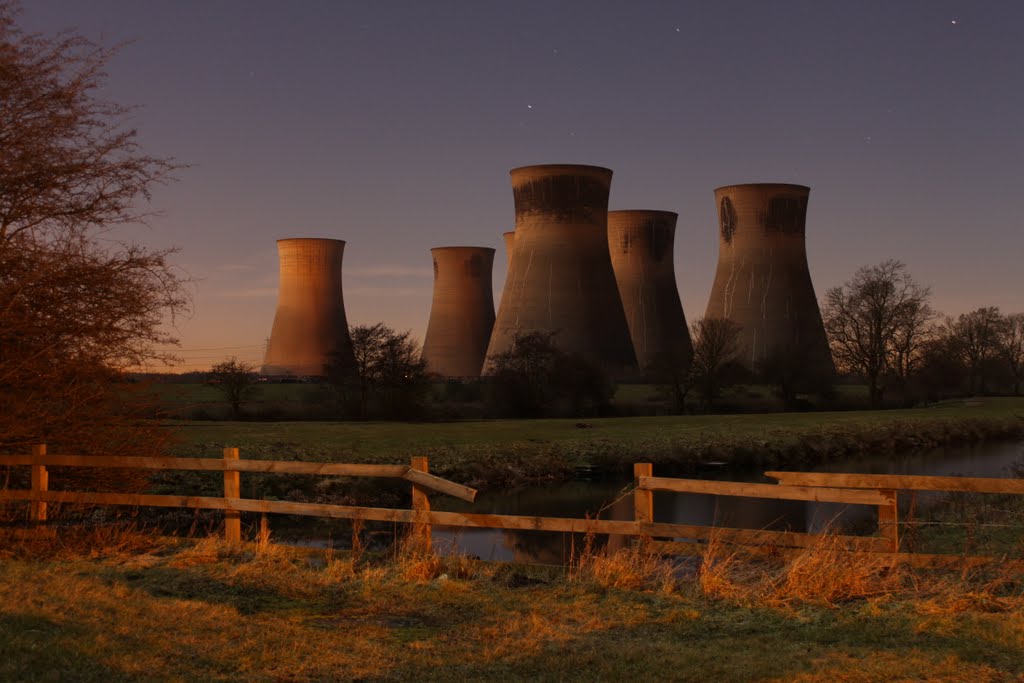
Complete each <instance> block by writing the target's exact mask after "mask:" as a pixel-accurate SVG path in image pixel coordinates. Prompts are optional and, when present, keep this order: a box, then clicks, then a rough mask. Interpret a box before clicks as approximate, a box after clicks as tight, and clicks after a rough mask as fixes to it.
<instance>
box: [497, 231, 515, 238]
mask: <svg viewBox="0 0 1024 683" xmlns="http://www.w3.org/2000/svg"><path fill="white" fill-rule="evenodd" d="M514 234H516V231H515V230H506V231H505V232H503V233H501V236H502V237H504V236H505V235H514Z"/></svg>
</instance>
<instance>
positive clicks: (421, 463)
mask: <svg viewBox="0 0 1024 683" xmlns="http://www.w3.org/2000/svg"><path fill="white" fill-rule="evenodd" d="M429 469H430V465H429V463H428V462H427V459H426V458H424V457H422V456H416V457H414V458H412V460H411V461H410V463H409V472H406V476H407V477H408V475H409V474H410V473H413V472H414V473H416V474H422V475H425V476H427V477H429V476H430V475H429V474H427V471H428V470H429ZM435 478H436V477H435ZM442 481H443V480H442ZM412 509H413V511H414V512H415V513H416V524H415V525H414V526H413V535H414V538H415V539H416V543H417V545H418V547H419V549H420V550H423V551H429V550H430V541H431V533H430V497H429V496H428V495H427V489H426V488H425V487H424V486H422V485H420V484H418V483H415V482H414V483H413V485H412Z"/></svg>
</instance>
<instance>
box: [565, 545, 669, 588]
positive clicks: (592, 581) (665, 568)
mask: <svg viewBox="0 0 1024 683" xmlns="http://www.w3.org/2000/svg"><path fill="white" fill-rule="evenodd" d="M594 541H595V539H594V535H593V534H587V535H586V536H585V537H584V540H583V546H582V547H581V548H580V549H579V550H578V551H577V549H576V547H575V546H573V549H572V552H571V553H570V560H569V566H568V578H569V581H570V582H574V583H581V584H589V585H593V586H597V587H600V588H615V589H622V590H655V591H661V592H665V593H669V592H672V591H673V590H674V589H675V587H676V583H677V581H676V572H675V568H674V567H673V565H672V562H671V561H670V560H669V559H667V558H665V557H663V556H662V555H660V554H658V553H656V552H654V551H653V550H652V549H651V546H650V543H649V539H646V538H640V539H638V541H637V542H636V543H632V544H630V545H627V546H626V547H624V548H618V549H610V548H598V547H597V546H596V544H595V542H594Z"/></svg>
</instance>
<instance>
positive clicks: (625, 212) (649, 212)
mask: <svg viewBox="0 0 1024 683" xmlns="http://www.w3.org/2000/svg"><path fill="white" fill-rule="evenodd" d="M613 213H614V214H616V215H619V216H665V217H671V218H676V219H677V218H679V214H678V213H676V212H675V211H663V210H661V209H612V210H609V211H608V216H609V218H610V217H611V215H612V214H613Z"/></svg>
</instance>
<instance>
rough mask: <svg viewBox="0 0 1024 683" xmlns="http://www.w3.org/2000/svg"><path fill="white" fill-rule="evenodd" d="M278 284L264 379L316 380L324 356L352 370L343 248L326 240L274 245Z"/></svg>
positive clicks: (285, 242)
mask: <svg viewBox="0 0 1024 683" xmlns="http://www.w3.org/2000/svg"><path fill="white" fill-rule="evenodd" d="M277 253H278V257H279V258H280V264H281V284H280V289H279V290H278V295H277V312H276V313H275V314H274V327H273V329H272V330H271V332H270V342H269V343H268V345H267V354H266V357H265V358H264V361H263V370H262V372H263V374H264V375H272V376H282V375H294V376H319V375H323V374H324V365H325V364H326V363H327V361H328V354H330V353H331V352H338V353H340V354H342V356H341V360H342V362H343V363H345V364H348V365H350V367H354V366H355V359H354V357H353V355H352V340H351V339H350V338H349V335H348V321H347V320H346V319H345V302H344V301H343V299H342V295H341V259H342V256H343V254H344V253H345V243H344V242H343V241H341V240H329V239H313V238H300V239H285V240H278V241H277Z"/></svg>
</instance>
